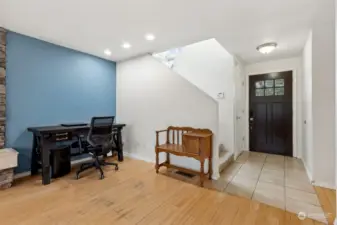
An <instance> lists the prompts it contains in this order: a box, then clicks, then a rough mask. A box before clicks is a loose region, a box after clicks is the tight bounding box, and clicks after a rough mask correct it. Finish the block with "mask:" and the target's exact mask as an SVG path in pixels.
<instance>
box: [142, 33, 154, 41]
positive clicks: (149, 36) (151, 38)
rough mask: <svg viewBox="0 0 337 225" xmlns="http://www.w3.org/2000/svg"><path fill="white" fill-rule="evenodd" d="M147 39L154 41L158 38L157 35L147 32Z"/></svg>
mask: <svg viewBox="0 0 337 225" xmlns="http://www.w3.org/2000/svg"><path fill="white" fill-rule="evenodd" d="M145 39H146V40H148V41H153V40H154V39H156V36H154V35H153V34H146V35H145Z"/></svg>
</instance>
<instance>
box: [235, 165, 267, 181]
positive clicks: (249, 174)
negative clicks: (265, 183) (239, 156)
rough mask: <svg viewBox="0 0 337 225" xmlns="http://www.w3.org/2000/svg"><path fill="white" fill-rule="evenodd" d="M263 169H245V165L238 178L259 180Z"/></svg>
mask: <svg viewBox="0 0 337 225" xmlns="http://www.w3.org/2000/svg"><path fill="white" fill-rule="evenodd" d="M261 170H262V168H258V167H245V165H243V166H242V167H241V169H240V170H239V172H238V173H237V174H236V176H239V177H243V178H250V179H256V180H257V179H258V178H259V176H260V173H261Z"/></svg>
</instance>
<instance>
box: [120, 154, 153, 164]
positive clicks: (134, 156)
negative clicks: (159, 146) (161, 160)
mask: <svg viewBox="0 0 337 225" xmlns="http://www.w3.org/2000/svg"><path fill="white" fill-rule="evenodd" d="M123 154H124V155H125V156H128V157H130V158H132V159H138V160H142V161H145V162H149V163H155V160H154V159H151V158H147V157H143V156H140V155H138V154H135V153H130V152H123Z"/></svg>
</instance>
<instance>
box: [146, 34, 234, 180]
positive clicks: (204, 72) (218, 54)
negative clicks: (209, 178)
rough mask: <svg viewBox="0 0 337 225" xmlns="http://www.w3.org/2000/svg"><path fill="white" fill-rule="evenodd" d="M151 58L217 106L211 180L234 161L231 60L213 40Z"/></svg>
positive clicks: (232, 75) (232, 62) (231, 57)
mask: <svg viewBox="0 0 337 225" xmlns="http://www.w3.org/2000/svg"><path fill="white" fill-rule="evenodd" d="M152 56H153V57H154V58H156V59H157V60H159V61H160V62H162V63H163V64H164V65H165V66H167V67H168V68H170V69H171V70H172V71H173V72H174V73H176V74H178V75H179V76H181V77H183V78H184V79H186V80H187V81H189V82H190V83H191V84H193V85H194V86H196V87H197V88H198V89H199V90H201V91H203V92H204V93H205V94H207V95H208V96H210V97H211V98H212V99H214V101H216V103H217V105H218V117H217V118H216V120H217V121H218V122H217V123H218V129H217V130H216V131H213V133H214V139H215V140H214V146H215V148H214V149H213V160H214V162H213V164H214V165H216V166H215V169H214V174H213V179H218V178H219V172H220V171H221V170H222V169H223V168H225V167H226V165H228V164H229V163H230V162H232V161H233V159H234V152H235V140H234V139H235V138H234V137H235V135H234V132H235V128H234V124H235V115H234V112H235V101H234V98H235V78H234V76H235V63H234V62H235V60H234V57H233V56H232V55H230V54H229V53H228V52H227V51H226V50H225V49H224V48H223V47H222V46H221V45H220V44H219V43H218V42H217V41H216V40H215V39H209V40H205V41H201V42H198V43H194V44H191V45H187V46H184V47H180V48H174V49H170V50H167V51H164V52H160V53H154V54H153V55H152Z"/></svg>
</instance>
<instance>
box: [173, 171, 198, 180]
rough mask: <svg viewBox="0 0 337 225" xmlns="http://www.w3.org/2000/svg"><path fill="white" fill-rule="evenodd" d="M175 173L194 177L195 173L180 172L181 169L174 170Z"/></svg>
mask: <svg viewBox="0 0 337 225" xmlns="http://www.w3.org/2000/svg"><path fill="white" fill-rule="evenodd" d="M176 174H179V175H182V176H184V177H187V178H193V177H195V174H190V173H185V172H182V171H179V170H178V171H176Z"/></svg>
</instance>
